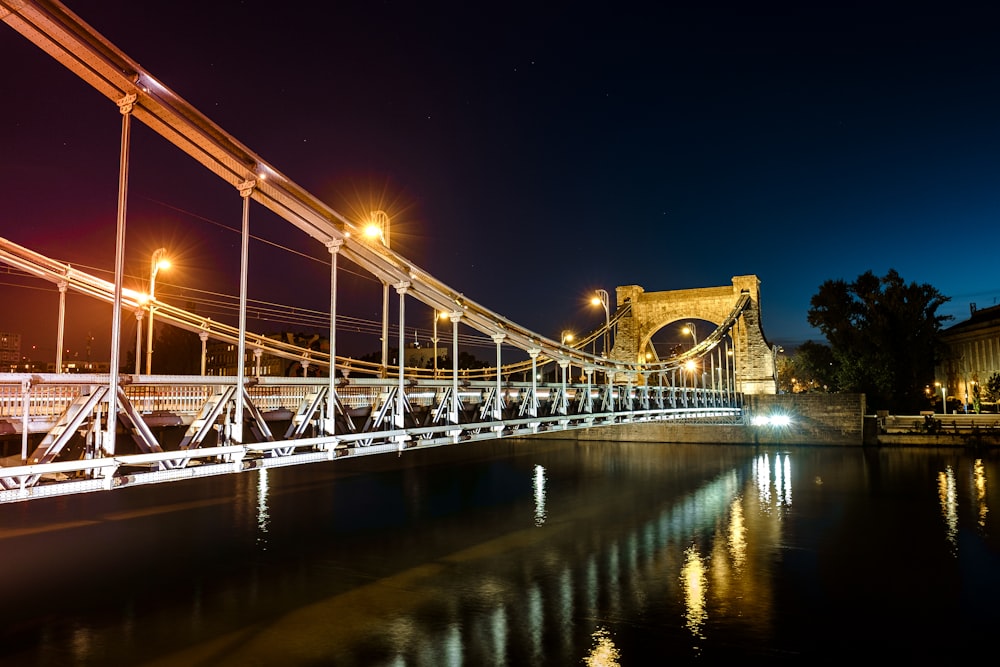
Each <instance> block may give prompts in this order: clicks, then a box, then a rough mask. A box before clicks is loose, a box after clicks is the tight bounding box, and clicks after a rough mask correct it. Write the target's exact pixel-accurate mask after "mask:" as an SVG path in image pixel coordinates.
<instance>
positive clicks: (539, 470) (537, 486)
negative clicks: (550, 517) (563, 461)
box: [532, 466, 545, 526]
mask: <svg viewBox="0 0 1000 667" xmlns="http://www.w3.org/2000/svg"><path fill="white" fill-rule="evenodd" d="M532 487H533V488H534V490H535V525H536V526H541V525H542V524H544V523H545V468H544V467H542V466H535V479H534V481H533V482H532Z"/></svg>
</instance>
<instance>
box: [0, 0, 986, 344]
mask: <svg viewBox="0 0 1000 667" xmlns="http://www.w3.org/2000/svg"><path fill="white" fill-rule="evenodd" d="M799 4H810V5H815V4H816V3H799ZM694 5H697V6H694ZM68 6H69V7H70V8H71V9H73V10H74V11H75V12H76V13H77V14H79V15H80V16H81V17H82V18H83V19H84V20H85V21H87V22H89V23H90V24H91V25H93V26H94V27H95V28H97V29H98V30H99V31H101V32H102V33H104V35H105V36H106V37H107V38H108V39H109V40H110V41H111V42H112V43H114V44H116V45H117V46H118V47H120V48H121V49H122V50H124V51H125V52H126V53H127V54H129V55H130V56H131V57H132V58H133V59H135V60H136V61H138V62H139V63H140V64H141V65H143V66H144V67H145V68H146V69H147V70H148V71H149V72H151V73H152V74H153V75H154V76H156V77H157V78H158V79H159V80H160V81H162V82H163V83H164V84H165V85H166V86H168V87H170V88H172V89H173V90H174V91H175V92H177V93H178V94H180V95H181V96H182V97H184V98H185V99H187V100H188V101H189V102H191V103H192V104H193V105H194V106H196V107H197V108H199V109H200V110H201V111H202V112H203V113H205V114H206V115H207V116H208V117H209V118H211V119H212V120H214V121H215V122H216V123H218V124H219V125H221V126H222V127H223V128H224V129H226V130H227V131H228V132H230V133H231V134H233V135H234V136H235V137H236V138H237V139H238V140H240V141H241V142H243V143H244V144H246V145H247V146H249V147H250V148H251V149H252V150H254V151H255V152H257V153H258V154H260V155H261V156H262V157H263V158H264V159H265V160H267V161H268V162H270V163H271V164H273V165H275V166H276V167H277V168H278V169H279V170H281V171H282V172H284V173H285V174H286V175H287V176H289V177H290V178H292V179H293V180H295V181H296V182H298V183H299V184H300V185H302V186H304V187H305V188H306V189H308V190H309V191H311V192H313V193H314V194H316V195H317V196H319V197H321V198H322V199H324V200H325V201H327V202H328V203H329V204H330V205H332V206H333V207H334V208H335V209H337V210H339V211H341V212H342V213H344V214H345V215H347V216H348V217H352V218H358V217H360V216H361V215H362V214H363V213H364V212H366V211H367V210H369V209H370V208H372V207H373V206H381V207H383V208H385V209H386V210H388V211H389V212H390V213H391V214H392V219H393V222H392V225H393V226H392V245H393V248H394V249H396V250H397V251H399V252H401V253H402V254H403V255H405V256H407V257H409V258H410V259H411V260H413V261H414V262H415V263H416V264H418V265H419V266H421V267H422V268H424V269H426V270H428V271H430V272H431V273H432V274H434V275H435V276H437V277H438V278H440V279H441V280H443V281H445V282H446V283H448V284H449V285H451V286H452V287H454V288H456V289H457V290H459V291H461V292H464V293H465V294H466V295H467V296H468V297H469V298H472V299H474V300H476V301H478V302H480V303H482V304H483V305H485V306H487V307H489V308H491V309H493V310H495V311H497V312H499V313H501V314H503V315H505V316H506V317H509V318H510V319H513V320H515V321H517V322H519V323H521V324H524V325H526V326H528V327H531V328H533V329H535V330H536V331H539V332H540V333H543V334H546V335H549V336H550V337H553V338H557V337H558V336H559V333H560V331H561V330H563V329H566V328H571V329H576V330H581V329H585V328H590V327H591V326H593V325H595V324H596V323H597V322H598V321H600V320H601V319H603V316H602V315H601V314H600V313H598V312H596V311H595V310H594V309H593V308H592V307H590V306H589V305H587V299H588V297H589V295H590V294H591V293H592V291H593V290H594V289H595V288H604V289H607V290H608V291H609V292H613V290H614V288H615V287H616V286H618V285H625V284H638V285H641V286H643V287H644V288H645V289H646V290H647V291H660V290H670V289H684V288H690V287H704V286H714V285H726V284H729V282H730V280H731V278H732V276H734V275H741V274H750V273H753V274H757V275H758V276H759V277H760V278H761V281H762V285H761V295H762V310H763V324H764V330H765V334H766V335H767V336H768V338H770V339H771V340H772V341H774V342H776V343H779V344H783V345H793V344H795V343H798V342H801V341H802V340H805V339H807V338H813V339H817V338H819V335H818V333H817V332H815V331H813V330H811V329H810V328H809V326H808V324H807V322H806V312H807V310H808V308H809V299H810V297H811V296H812V295H813V294H815V293H816V291H817V289H818V287H819V285H820V284H821V283H823V282H824V281H826V280H828V279H836V278H844V279H847V280H853V279H854V278H856V277H857V276H858V275H859V274H861V273H863V272H864V271H867V270H872V271H874V272H875V273H876V274H878V275H884V274H885V273H886V271H888V269H890V268H895V269H896V270H898V271H899V273H900V274H901V275H902V277H903V278H904V279H905V280H907V281H916V282H920V283H930V284H931V285H933V286H934V287H936V288H937V289H938V290H939V291H941V292H942V293H943V294H944V295H946V296H950V297H951V298H952V302H951V303H950V304H948V306H947V307H946V312H948V313H951V314H954V315H955V316H956V318H957V319H956V321H958V320H961V319H964V318H965V317H967V315H968V312H969V303H970V302H976V303H977V304H978V305H979V306H980V307H985V306H990V305H994V304H995V303H996V300H997V297H1000V277H998V275H997V272H996V269H995V267H996V265H997V262H996V259H995V258H996V253H997V236H998V234H997V231H996V227H997V219H998V214H1000V191H998V187H997V186H998V183H1000V178H998V177H1000V166H998V162H997V160H998V156H1000V120H998V119H1000V89H998V74H997V72H1000V50H998V49H997V48H996V38H995V27H996V25H997V18H998V17H1000V15H998V14H997V12H996V11H995V10H992V9H988V8H986V5H983V6H981V7H980V6H976V5H961V4H949V5H947V6H945V5H943V4H941V5H936V6H924V5H919V4H914V5H909V6H906V7H905V9H901V7H900V5H899V4H898V3H892V4H891V5H885V6H884V7H882V8H879V6H878V5H877V3H844V2H838V3H831V4H830V5H829V6H826V7H819V8H818V7H815V6H811V7H797V8H796V7H788V6H784V5H779V4H765V3H640V4H636V3H631V4H629V3H624V4H622V3H579V2H575V3H545V4H541V3H523V4H521V3H495V4H485V3H454V4H448V3H423V2H390V1H386V2H349V3H343V2H330V3H320V6H309V7H308V8H307V7H305V6H299V5H292V6H289V7H290V8H289V7H283V6H281V5H278V4H275V3H272V2H262V1H261V2H258V1H256V0H246V1H244V2H234V1H230V0H216V1H213V2H192V1H188V0H173V1H171V2H165V1H162V0H147V1H143V2H126V1H123V0H70V1H69V2H68ZM0 58H2V59H3V61H4V62H8V63H15V65H14V67H9V66H8V67H7V68H5V74H4V80H3V83H2V84H0V85H2V89H3V97H4V99H5V103H4V104H3V105H0V120H2V122H3V127H4V149H3V151H2V153H0V176H2V178H0V198H2V201H3V202H4V206H3V207H2V209H0V235H2V236H5V237H7V238H9V239H11V240H14V241H16V242H19V243H22V244H24V245H27V246H29V247H31V248H33V249H36V250H38V251H39V252H43V253H45V254H48V255H51V256H54V257H56V258H59V259H63V260H65V261H70V262H72V263H74V264H79V265H81V266H95V267H99V268H103V269H106V270H108V271H110V270H111V269H112V267H113V250H114V221H115V202H116V188H117V169H118V166H117V165H118V132H119V127H120V120H119V116H118V112H117V109H116V108H115V107H114V105H113V104H111V103H110V102H109V101H107V100H105V99H104V98H103V97H101V96H100V95H99V94H98V93H97V92H95V91H93V90H92V89H90V88H89V86H87V85H86V84H84V83H83V82H82V81H80V80H78V79H77V78H76V77H75V76H74V75H72V74H70V73H68V72H67V71H66V70H65V69H63V68H62V66H61V65H58V64H57V63H56V62H55V61H54V60H52V59H51V58H50V57H49V56H47V55H46V54H44V53H43V52H42V51H40V50H39V49H38V48H36V47H35V46H33V45H32V44H30V43H29V42H28V41H27V40H25V39H24V38H23V37H21V36H20V35H19V34H17V33H16V32H14V31H13V30H12V29H10V28H9V27H7V26H0ZM132 160H133V174H132V177H131V182H130V203H129V213H130V217H129V227H128V240H127V253H128V256H129V266H128V268H129V271H130V272H131V273H132V274H134V275H137V276H141V275H143V274H144V271H146V269H145V268H144V262H147V261H148V259H147V258H148V257H149V253H150V252H151V251H152V249H154V248H156V247H158V246H160V245H168V246H171V247H172V248H174V249H176V252H177V254H178V257H179V258H180V261H179V266H178V267H177V270H176V271H174V272H172V274H171V275H169V276H168V275H166V274H164V275H163V276H162V277H161V280H162V281H163V282H162V288H159V287H158V293H160V292H161V289H162V290H165V291H166V292H169V291H170V290H171V289H173V288H172V287H171V285H175V286H176V287H177V288H180V287H184V286H188V287H197V288H198V289H203V290H208V291H211V292H219V293H225V294H232V295H235V294H236V293H237V288H236V285H237V276H236V269H237V267H238V260H239V254H238V253H239V239H238V236H237V235H235V234H233V233H232V232H229V231H226V230H225V229H223V227H224V226H226V227H238V226H239V216H240V202H239V197H238V196H237V195H236V194H235V193H234V192H233V191H232V190H231V188H229V187H228V186H226V185H223V184H221V183H217V182H215V181H214V180H213V178H214V177H212V176H210V175H208V174H207V173H206V172H203V171H202V170H201V169H200V168H199V167H197V165H195V164H194V163H193V161H192V160H190V159H189V158H187V157H186V156H183V155H181V154H179V152H178V151H176V150H175V149H173V148H172V147H170V146H169V145H167V144H166V143H165V141H163V140H161V139H160V138H159V137H157V136H156V135H154V134H153V133H152V132H150V131H149V130H148V129H146V128H144V127H137V129H136V132H135V138H134V143H133V152H132ZM373 202H374V204H373ZM251 226H252V230H253V232H254V233H255V234H257V235H260V236H263V237H266V238H267V239H269V240H271V241H273V242H275V243H277V244H280V245H285V246H288V247H291V248H295V249H297V250H299V251H302V252H305V253H307V254H310V255H312V256H314V257H317V258H325V256H326V253H325V249H323V248H322V247H318V246H317V245H316V244H313V243H310V242H308V241H307V240H306V239H304V238H303V237H302V235H301V233H299V232H298V231H296V230H294V229H293V228H291V227H290V226H288V225H285V224H283V223H280V222H279V221H276V220H274V219H273V218H270V216H269V214H266V213H263V212H255V213H254V214H253V215H252V217H251ZM289 260H294V261H289ZM251 263H252V268H253V267H254V266H255V267H257V268H256V269H255V272H254V278H253V281H252V282H251V288H250V290H251V291H250V296H251V298H257V299H263V300H267V301H273V302H280V303H290V304H293V305H298V306H304V307H314V308H323V307H324V304H326V303H327V302H328V295H327V291H326V287H327V279H326V278H325V271H324V269H323V267H322V265H321V264H320V263H319V262H310V261H308V260H304V259H302V258H301V257H299V256H297V255H292V254H290V253H288V252H286V251H281V250H277V249H275V248H274V247H273V246H268V245H264V244H260V243H255V244H254V245H253V246H251ZM344 288H345V289H346V290H349V291H351V292H352V293H355V294H357V295H359V297H360V298H358V299H357V304H356V305H355V306H354V307H355V308H356V310H355V312H352V313H351V314H353V315H356V316H358V317H363V318H369V319H372V320H377V319H378V318H379V316H380V315H379V314H380V298H381V292H380V288H379V287H378V286H377V284H375V283H373V282H372V281H370V280H366V279H364V278H362V277H355V278H350V277H348V278H345V283H344ZM2 290H3V291H2V293H3V294H4V298H5V299H7V300H8V304H20V303H21V302H22V301H23V299H24V297H23V296H17V295H18V294H22V295H23V294H24V293H25V292H26V290H24V289H23V288H2ZM32 298H33V299H34V301H33V302H32V304H31V305H30V307H16V308H11V307H8V308H6V309H4V311H3V312H0V330H14V331H17V330H19V328H20V329H21V330H23V331H25V332H26V342H27V343H30V342H31V340H30V339H32V338H36V337H37V338H39V339H44V338H45V334H43V333H35V332H33V330H32V328H31V327H32V326H34V325H32V324H28V323H27V322H28V320H31V319H32V318H33V317H35V316H37V317H38V318H39V319H40V321H42V324H39V325H37V326H38V327H40V328H39V329H38V331H41V332H45V331H50V330H51V329H52V327H54V321H55V305H54V304H55V301H54V297H52V306H51V309H49V306H48V305H46V304H48V301H49V297H44V298H39V295H38V294H34V293H33V296H32ZM39 304H42V305H41V306H40V305H39ZM84 309H85V306H84V305H83V304H82V303H80V304H79V305H78V306H76V310H75V311H73V312H74V313H75V316H73V319H74V322H75V325H76V326H78V327H84V326H86V327H88V328H90V329H95V331H93V333H94V334H95V337H96V338H97V339H98V340H101V339H103V338H106V337H107V334H106V332H104V331H103V330H102V329H101V327H102V326H104V327H109V326H110V324H109V323H108V324H106V325H103V324H101V321H102V320H101V319H100V316H99V314H98V315H95V316H94V318H93V320H92V321H91V320H88V319H87V317H85V316H84ZM39 310H40V311H41V312H38V311H39ZM108 312H109V311H108ZM414 317H417V316H416V315H414ZM103 321H106V322H109V321H110V318H109V317H107V313H105V317H104V320H103ZM424 326H429V323H428V324H425V325H424ZM74 335H75V336H77V338H73V336H74ZM50 337H51V336H50ZM79 340H80V334H79V333H77V334H70V335H69V336H68V338H67V345H68V346H70V347H72V346H74V345H76V346H77V347H79V342H78V341H79ZM126 340H127V338H126ZM42 344H43V345H52V341H48V340H42ZM101 349H104V348H101Z"/></svg>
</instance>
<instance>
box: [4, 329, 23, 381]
mask: <svg viewBox="0 0 1000 667" xmlns="http://www.w3.org/2000/svg"><path fill="white" fill-rule="evenodd" d="M20 362H21V334H19V333H9V332H5V331H0V370H3V371H5V372H10V373H12V372H16V370H17V365H18V364H19V363H20Z"/></svg>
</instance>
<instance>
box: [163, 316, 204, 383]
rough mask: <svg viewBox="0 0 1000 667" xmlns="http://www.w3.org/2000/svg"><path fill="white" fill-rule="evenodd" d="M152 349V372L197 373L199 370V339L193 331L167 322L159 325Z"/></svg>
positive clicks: (169, 373) (170, 373)
mask: <svg viewBox="0 0 1000 667" xmlns="http://www.w3.org/2000/svg"><path fill="white" fill-rule="evenodd" d="M153 349H154V354H153V373H157V374H163V375H198V374H199V373H200V372H201V339H199V338H198V334H196V333H194V332H193V331H185V330H184V329H179V328H177V327H174V326H171V325H169V324H164V325H162V326H159V327H157V334H156V340H155V342H154V344H153Z"/></svg>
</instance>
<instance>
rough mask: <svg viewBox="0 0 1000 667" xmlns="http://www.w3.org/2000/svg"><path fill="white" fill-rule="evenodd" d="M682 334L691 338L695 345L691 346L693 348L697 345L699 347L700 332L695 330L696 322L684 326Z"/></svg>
mask: <svg viewBox="0 0 1000 667" xmlns="http://www.w3.org/2000/svg"><path fill="white" fill-rule="evenodd" d="M681 333H683V334H689V335H690V336H691V340H693V341H694V343H692V345H691V346H692V347H697V345H698V331H697V330H696V329H695V328H694V322H688V323H686V324H685V325H684V328H683V329H681Z"/></svg>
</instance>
